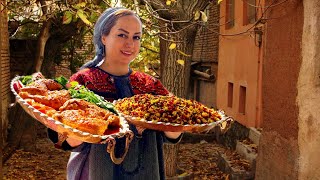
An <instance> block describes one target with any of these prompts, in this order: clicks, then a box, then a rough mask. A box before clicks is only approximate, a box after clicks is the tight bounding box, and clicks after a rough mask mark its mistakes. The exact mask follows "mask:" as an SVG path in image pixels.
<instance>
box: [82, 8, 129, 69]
mask: <svg viewBox="0 0 320 180" xmlns="http://www.w3.org/2000/svg"><path fill="white" fill-rule="evenodd" d="M118 10H125V8H122V7H113V8H108V9H107V10H105V11H104V12H103V13H102V14H101V15H100V17H99V19H98V20H97V22H96V24H95V25H94V32H93V44H94V46H95V50H96V55H95V57H94V58H93V60H91V61H89V62H87V63H85V64H84V65H83V66H82V67H81V69H84V68H89V67H95V66H97V65H98V64H99V63H100V62H101V61H102V59H103V58H104V57H105V46H104V44H103V43H102V41H101V38H102V35H104V34H105V32H104V31H105V26H106V24H107V22H108V21H109V20H110V18H111V17H113V16H114V15H115V14H116V12H117V11H118Z"/></svg>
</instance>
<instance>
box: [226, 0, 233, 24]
mask: <svg viewBox="0 0 320 180" xmlns="http://www.w3.org/2000/svg"><path fill="white" fill-rule="evenodd" d="M234 6H235V4H234V0H226V18H225V19H226V22H225V27H226V29H230V28H232V27H234Z"/></svg>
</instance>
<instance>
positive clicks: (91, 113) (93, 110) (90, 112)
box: [59, 99, 114, 120]
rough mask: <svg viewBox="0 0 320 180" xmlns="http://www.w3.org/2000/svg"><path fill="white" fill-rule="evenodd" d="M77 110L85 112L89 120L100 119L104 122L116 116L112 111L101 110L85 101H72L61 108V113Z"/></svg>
mask: <svg viewBox="0 0 320 180" xmlns="http://www.w3.org/2000/svg"><path fill="white" fill-rule="evenodd" d="M77 109H81V110H85V111H86V115H87V117H89V118H100V119H103V120H108V118H109V116H110V115H114V114H113V113H111V112H110V111H108V110H105V109H103V108H100V107H99V106H97V105H95V104H93V103H90V102H87V101H85V100H83V99H70V100H68V101H67V102H65V103H64V105H63V106H61V107H60V108H59V110H60V111H65V110H77Z"/></svg>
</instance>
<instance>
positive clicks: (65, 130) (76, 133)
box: [10, 76, 132, 143]
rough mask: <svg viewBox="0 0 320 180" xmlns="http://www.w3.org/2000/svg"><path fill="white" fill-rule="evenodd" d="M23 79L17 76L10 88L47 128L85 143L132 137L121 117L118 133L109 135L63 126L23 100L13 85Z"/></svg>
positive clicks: (17, 99) (22, 104)
mask: <svg viewBox="0 0 320 180" xmlns="http://www.w3.org/2000/svg"><path fill="white" fill-rule="evenodd" d="M20 78H21V77H20V76H17V77H15V78H14V79H12V81H11V84H10V88H11V91H12V92H13V94H14V95H15V97H16V101H17V102H18V103H19V104H20V105H21V107H22V108H23V109H24V110H25V111H26V112H27V113H28V114H29V115H31V116H32V117H33V118H34V119H36V120H38V121H39V122H41V123H42V124H44V125H45V126H46V127H48V128H50V129H52V130H54V131H56V132H58V133H61V134H63V135H65V136H68V137H71V138H74V139H77V140H81V141H84V142H89V143H106V142H108V141H110V139H114V138H120V137H123V136H126V135H128V136H132V131H131V130H129V124H128V122H127V121H126V120H125V118H124V117H123V116H122V115H120V122H121V123H120V124H121V128H120V130H119V131H118V132H115V133H112V134H108V135H103V136H101V135H96V134H90V133H88V132H83V131H80V130H77V129H75V128H72V127H70V126H67V125H65V124H62V123H61V122H59V121H57V120H55V119H53V118H51V117H49V116H47V115H46V114H44V113H42V112H40V111H38V110H37V109H35V108H34V107H33V106H31V105H29V104H28V103H27V102H26V101H25V100H24V99H22V98H21V97H20V96H19V94H18V93H17V92H16V91H15V90H14V88H13V84H14V82H16V81H18V80H19V79H20Z"/></svg>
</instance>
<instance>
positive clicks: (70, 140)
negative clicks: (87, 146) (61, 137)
mask: <svg viewBox="0 0 320 180" xmlns="http://www.w3.org/2000/svg"><path fill="white" fill-rule="evenodd" d="M66 141H67V142H68V144H69V145H70V146H71V147H77V146H80V145H81V144H82V143H83V141H79V140H77V139H73V138H67V139H66Z"/></svg>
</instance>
